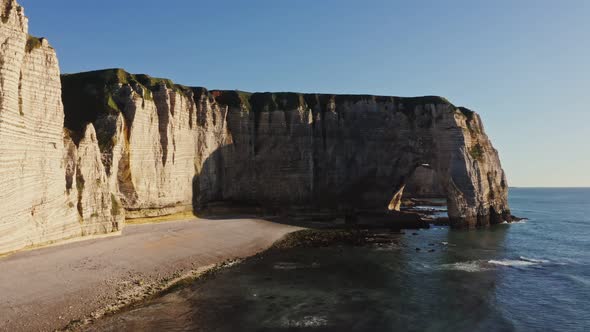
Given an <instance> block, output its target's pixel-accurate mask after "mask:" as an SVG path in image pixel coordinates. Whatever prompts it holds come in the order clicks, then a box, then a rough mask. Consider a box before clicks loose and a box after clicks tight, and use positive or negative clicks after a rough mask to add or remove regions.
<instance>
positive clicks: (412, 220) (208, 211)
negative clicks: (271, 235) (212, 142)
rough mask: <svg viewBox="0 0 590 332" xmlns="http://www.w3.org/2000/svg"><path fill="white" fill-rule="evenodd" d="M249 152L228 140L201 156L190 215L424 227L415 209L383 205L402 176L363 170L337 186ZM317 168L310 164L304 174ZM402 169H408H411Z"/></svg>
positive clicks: (331, 225)
mask: <svg viewBox="0 0 590 332" xmlns="http://www.w3.org/2000/svg"><path fill="white" fill-rule="evenodd" d="M244 150H246V151H247V152H246V153H244ZM253 151H254V149H251V150H248V148H245V147H244V146H236V145H235V144H231V145H226V146H224V147H221V148H218V149H217V150H215V151H214V152H213V153H211V154H210V155H209V156H208V157H207V158H206V159H205V161H204V162H203V164H202V167H201V170H200V172H198V173H196V174H195V175H194V177H193V183H192V188H193V197H192V206H193V213H194V214H195V216H198V217H200V218H205V219H211V220H221V219H236V218H261V219H265V220H269V221H272V222H276V223H281V224H288V225H294V226H302V227H307V228H351V227H352V228H363V229H370V228H379V229H382V228H389V229H392V230H400V229H406V228H410V229H415V228H428V227H430V225H429V223H428V222H427V221H424V220H423V219H422V218H421V217H420V216H419V215H418V214H417V213H411V212H398V211H390V210H389V209H388V206H389V204H390V202H391V198H392V197H394V196H395V195H396V192H398V191H399V188H400V187H401V186H402V184H403V183H405V181H406V177H407V175H406V176H402V177H396V178H387V179H383V178H381V177H379V176H377V175H376V172H374V171H373V170H369V171H366V172H365V173H363V174H362V175H361V176H357V177H356V178H350V179H347V181H346V182H345V184H344V185H342V186H331V185H330V184H329V183H326V181H325V180H324V179H322V178H318V176H309V174H308V173H306V171H308V170H307V169H303V168H301V167H299V168H298V167H291V166H292V165H291V164H290V161H284V160H281V161H276V162H272V161H271V162H269V161H268V160H263V158H262V157H261V156H260V155H257V154H255V153H254V152H253ZM277 164H278V165H277ZM296 166H301V164H299V165H296ZM261 170H264V172H263V171H261ZM323 171H325V170H323ZM298 172H299V173H298ZM321 172H322V169H320V170H319V171H318V170H316V169H313V170H312V171H311V172H309V173H311V174H314V175H315V174H318V173H320V174H321ZM406 173H408V174H412V173H413V169H412V170H410V171H408V172H406ZM392 183H393V185H391V184H392ZM369 188H370V189H369ZM375 193H378V195H375ZM366 202H371V204H370V205H367V204H366Z"/></svg>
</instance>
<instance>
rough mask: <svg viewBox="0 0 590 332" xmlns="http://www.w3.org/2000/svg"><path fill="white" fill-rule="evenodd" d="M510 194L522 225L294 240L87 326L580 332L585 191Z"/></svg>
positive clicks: (586, 241) (584, 324) (588, 207)
mask: <svg viewBox="0 0 590 332" xmlns="http://www.w3.org/2000/svg"><path fill="white" fill-rule="evenodd" d="M511 199H512V202H511V204H512V208H513V211H514V212H515V214H517V215H521V216H526V217H529V218H530V220H529V221H527V222H521V223H516V224H511V225H497V226H495V227H492V228H489V229H484V230H476V231H451V230H449V229H448V228H447V227H444V226H433V227H431V228H429V229H422V230H417V231H411V230H408V231H404V232H403V233H395V232H389V231H386V230H371V231H358V230H355V231H338V230H328V231H326V230H323V231H303V232H299V233H295V234H294V235H292V236H289V237H288V238H287V239H285V240H283V241H280V242H278V243H277V244H276V245H275V246H274V247H273V248H272V249H270V250H268V251H266V252H264V253H262V254H259V255H257V256H255V257H252V258H250V259H247V260H245V261H244V262H242V263H240V264H236V265H234V266H231V267H229V268H225V269H221V270H219V271H217V272H215V273H211V274H209V275H207V277H205V278H201V279H199V280H197V281H195V282H193V283H192V284H190V285H188V286H187V287H184V288H179V289H176V290H173V291H171V292H168V293H166V294H163V295H162V296H161V297H158V298H155V299H153V300H151V301H148V302H146V303H142V304H140V305H138V306H135V307H131V308H129V309H127V310H125V311H122V312H120V313H118V314H115V315H113V316H110V317H107V318H105V319H103V320H101V321H99V322H97V323H96V324H94V325H92V326H90V329H91V330H95V331H119V330H142V331H161V330H166V331H398V330H401V331H424V330H430V331H531V330H544V331H586V330H589V329H590V316H588V312H590V257H589V255H588V253H587V251H585V250H584V248H589V247H590V231H589V228H588V226H590V190H588V189H552V190H549V189H513V190H512V193H511ZM549 203H551V204H549ZM319 232H322V233H319Z"/></svg>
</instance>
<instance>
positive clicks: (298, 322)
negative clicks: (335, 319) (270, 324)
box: [281, 316, 328, 327]
mask: <svg viewBox="0 0 590 332" xmlns="http://www.w3.org/2000/svg"><path fill="white" fill-rule="evenodd" d="M281 325H282V326H283V327H321V326H326V325H328V319H326V317H324V316H305V317H303V318H301V319H288V318H283V319H281Z"/></svg>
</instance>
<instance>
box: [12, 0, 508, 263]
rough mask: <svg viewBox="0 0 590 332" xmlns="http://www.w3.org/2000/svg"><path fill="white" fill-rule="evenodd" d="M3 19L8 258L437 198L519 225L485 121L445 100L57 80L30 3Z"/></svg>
mask: <svg viewBox="0 0 590 332" xmlns="http://www.w3.org/2000/svg"><path fill="white" fill-rule="evenodd" d="M0 16H1V24H2V25H1V28H0V43H1V45H2V47H1V48H0V189H1V190H0V253H1V252H6V251H11V250H16V249H20V248H23V247H26V246H34V245H38V244H43V243H48V242H52V241H56V240H61V239H65V238H70V237H77V236H82V235H91V234H103V233H109V232H115V231H118V230H120V229H121V228H122V227H123V223H124V219H125V217H128V218H133V217H140V216H157V215H164V214H170V213H173V212H177V211H181V210H191V209H194V210H196V211H200V210H203V209H207V208H208V207H210V206H211V205H212V204H213V203H218V202H226V203H229V204H239V205H248V206H256V207H261V208H264V209H269V210H272V211H282V212H285V211H291V212H298V211H304V212H306V213H315V212H321V213H330V214H334V215H349V214H355V213H357V212H363V211H372V212H373V211H381V212H387V211H388V210H397V209H399V206H400V202H401V198H402V197H403V196H404V195H405V194H407V195H414V196H420V195H435V196H442V197H447V201H448V205H449V215H450V220H451V224H452V225H453V226H455V227H474V226H485V225H489V224H494V223H499V222H502V221H504V220H510V211H509V208H508V204H507V192H508V187H507V183H506V177H505V174H504V171H503V170H502V168H501V165H500V161H499V158H498V153H497V151H496V150H495V149H494V148H493V146H492V144H491V142H490V140H489V139H488V137H487V136H486V134H485V132H484V129H483V125H482V123H481V119H480V117H479V116H478V115H477V114H476V113H474V112H472V111H470V110H468V109H466V108H462V107H456V106H455V105H453V104H452V103H450V102H449V101H447V100H446V99H444V98H441V97H434V96H426V97H415V98H401V97H387V96H370V95H328V94H299V93H246V92H241V91H220V90H214V91H208V90H207V89H205V88H192V87H186V86H181V85H177V84H174V83H173V82H171V81H170V80H167V79H158V78H153V77H150V76H147V75H132V74H129V73H127V72H125V71H124V70H121V69H109V70H101V71H94V72H87V73H80V74H72V75H63V76H61V80H60V72H59V66H58V61H57V57H56V54H55V51H54V50H53V48H52V47H51V46H50V45H49V43H48V42H47V41H46V40H45V39H42V38H35V37H32V36H29V35H28V22H27V18H26V17H25V16H24V11H23V9H22V7H20V6H19V5H18V4H17V3H16V1H15V0H0ZM62 102H63V103H62ZM64 108H65V109H64Z"/></svg>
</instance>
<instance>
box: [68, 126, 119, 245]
mask: <svg viewBox="0 0 590 332" xmlns="http://www.w3.org/2000/svg"><path fill="white" fill-rule="evenodd" d="M76 157H77V162H76V173H75V180H74V186H75V188H76V190H77V194H78V203H77V210H78V213H79V215H80V216H81V220H80V223H81V227H82V235H88V234H103V233H110V232H113V231H117V230H119V229H120V227H121V226H122V225H123V223H124V220H125V216H124V215H125V213H124V209H123V208H122V206H121V202H120V200H119V198H118V195H117V194H116V193H115V192H114V191H113V190H112V189H111V187H110V185H109V181H108V178H107V175H106V173H105V170H104V166H103V164H102V160H101V154H100V150H99V148H98V141H97V139H96V132H95V130H94V127H93V126H92V124H88V125H87V126H86V130H85V131H84V136H83V137H82V138H81V140H80V143H79V144H78V149H77V156H76Z"/></svg>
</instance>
